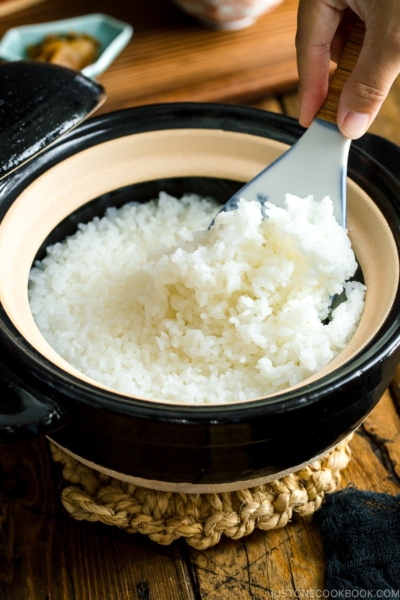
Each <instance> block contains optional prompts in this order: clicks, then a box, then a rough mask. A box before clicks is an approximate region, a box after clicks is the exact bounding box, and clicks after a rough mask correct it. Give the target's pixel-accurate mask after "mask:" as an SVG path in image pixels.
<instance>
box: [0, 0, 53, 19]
mask: <svg viewBox="0 0 400 600" xmlns="http://www.w3.org/2000/svg"><path fill="white" fill-rule="evenodd" d="M39 2H44V0H0V17H3V16H4V15H11V14H13V13H15V12H18V11H19V10H24V9H25V8H28V6H32V4H37V3H39Z"/></svg>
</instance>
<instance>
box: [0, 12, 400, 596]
mask: <svg viewBox="0 0 400 600" xmlns="http://www.w3.org/2000/svg"><path fill="white" fill-rule="evenodd" d="M142 4H143V6H144V8H143V9H142V11H143V14H142V16H141V17H140V18H136V19H134V18H133V16H132V18H128V17H129V14H131V13H130V11H135V10H137V3H135V2H131V7H130V8H128V7H126V8H124V4H123V3H122V2H121V1H120V0H116V1H115V3H112V4H111V3H108V6H107V3H105V2H94V1H89V0H85V1H84V2H79V3H78V1H77V0H69V1H65V2H61V1H60V0H59V1H58V2H56V1H55V0H47V2H44V3H43V4H39V5H37V6H35V7H34V8H30V9H29V11H28V10H27V11H22V12H21V13H19V14H20V15H21V22H32V20H33V19H35V20H36V21H37V22H38V21H40V20H48V15H49V12H48V11H49V10H50V9H51V10H52V11H54V18H61V17H66V16H71V13H74V12H75V13H76V14H79V13H80V14H83V13H84V12H95V11H96V12H97V11H100V10H102V11H104V12H107V13H109V14H113V15H114V16H116V17H118V18H122V19H126V20H129V21H132V24H133V25H134V26H136V27H137V31H136V39H135V42H133V41H132V45H131V46H130V48H129V49H127V50H126V51H124V52H123V53H122V54H121V56H120V57H119V58H118V59H117V61H116V62H115V63H114V65H112V67H111V68H110V69H109V71H108V72H106V73H105V74H104V76H103V79H102V81H103V83H105V85H106V87H107V88H108V92H109V96H110V100H109V102H108V104H106V105H105V107H104V108H103V110H104V111H105V110H111V109H114V108H121V107H124V106H130V105H133V104H135V103H142V102H147V101H148V99H152V100H157V101H158V100H163V99H172V98H173V99H177V98H179V99H182V100H191V99H194V98H196V99H203V100H205V99H208V100H221V99H225V100H229V101H235V100H236V101H237V100H238V99H244V98H253V102H252V104H253V105H254V106H257V107H259V108H261V109H266V110H271V111H274V112H284V113H286V114H289V115H292V116H297V115H298V99H297V93H296V90H295V88H293V89H292V91H289V92H287V93H286V92H285V91H284V89H283V91H282V89H281V91H280V92H279V93H276V94H274V95H265V90H266V89H268V86H269V85H270V83H268V85H267V81H269V82H271V81H273V80H274V81H275V83H274V85H275V84H277V81H278V79H276V78H275V79H274V77H276V75H272V74H270V75H268V70H269V68H270V67H267V66H266V68H265V70H264V72H263V71H262V70H260V69H258V66H259V65H260V64H261V63H263V60H264V61H267V63H268V64H269V65H271V64H272V63H273V60H274V59H273V58H271V57H264V56H261V55H262V54H263V52H264V51H265V47H264V46H259V47H258V50H257V52H256V49H255V47H256V46H257V44H261V41H260V40H261V37H262V36H261V33H260V31H261V26H262V27H266V26H267V23H268V18H267V17H265V18H263V19H262V20H260V22H259V23H258V24H256V25H255V26H253V27H251V28H249V29H248V30H247V31H244V32H241V33H240V32H239V33H237V34H236V33H235V34H232V35H233V36H234V39H236V40H238V39H239V37H240V38H242V39H244V38H245V39H246V40H247V41H246V45H247V44H248V47H249V53H251V52H253V53H256V54H257V59H255V58H249V62H248V64H247V69H246V65H245V64H244V63H243V62H242V63H240V61H238V64H237V65H235V64H233V65H232V70H233V72H234V73H235V67H236V66H237V68H238V77H237V78H236V80H235V77H231V79H230V80H229V73H228V74H227V77H228V79H224V75H223V74H222V71H220V70H218V67H217V66H215V77H213V76H212V77H211V76H209V75H208V74H207V69H205V66H204V65H203V67H201V64H200V63H201V61H202V60H203V59H200V58H193V61H194V66H193V69H194V72H195V73H196V80H197V82H201V81H203V83H204V86H203V87H202V86H201V85H197V84H196V83H193V82H191V83H188V79H187V78H185V77H184V76H183V74H182V78H181V79H179V84H177V85H176V86H174V87H171V83H170V82H171V79H168V73H166V71H165V69H167V67H166V63H163V65H164V66H163V67H162V68H161V69H160V63H159V58H160V56H161V55H162V46H163V45H165V44H167V41H168V39H169V38H168V35H169V34H168V32H166V31H165V30H164V29H168V28H170V27H174V28H175V31H176V32H179V36H180V37H179V38H177V39H179V44H177V46H176V47H175V49H173V48H167V47H166V48H165V52H172V53H173V54H174V56H175V57H176V63H175V67H174V68H176V69H177V70H179V68H178V67H181V68H182V69H183V68H184V63H185V57H189V56H193V57H195V55H196V52H197V51H195V50H194V49H193V48H195V47H196V44H200V42H199V40H200V39H202V40H203V41H202V42H201V44H206V42H205V41H204V40H205V39H206V38H207V36H210V38H209V39H210V40H211V39H213V40H215V41H213V42H211V41H210V44H209V46H207V48H206V50H207V52H206V54H204V55H203V56H207V57H208V58H207V60H208V61H209V62H211V65H209V71H208V73H209V72H210V70H211V71H213V67H214V65H217V64H218V63H219V61H220V59H221V56H222V55H223V53H224V52H225V44H228V46H229V43H228V40H229V39H233V38H230V37H229V36H230V35H231V34H229V35H227V34H220V33H218V34H217V35H216V36H215V37H214V32H209V31H206V30H204V31H203V30H201V29H200V28H199V26H198V25H197V24H196V23H194V22H193V21H191V20H190V19H188V18H186V17H185V16H183V15H180V14H179V13H178V12H177V11H176V9H170V7H169V5H168V8H167V3H165V4H164V3H163V2H161V1H157V2H153V1H152V0H148V1H147V2H145V3H142ZM294 5H295V3H294V2H291V0H288V1H287V2H285V7H284V8H282V9H281V10H282V14H283V15H284V14H286V17H285V18H287V23H289V22H290V23H292V21H291V19H292V18H293V14H292V9H293V6H294ZM135 6H136V8H135ZM154 7H158V8H159V9H160V10H161V12H162V14H163V15H164V16H163V17H162V19H161V18H160V16H159V15H153V11H154ZM285 11H287V13H285ZM138 14H139V13H138ZM132 15H133V12H132ZM151 15H153V16H154V25H153V26H150V24H149V23H150V16H151ZM163 19H165V20H164V21H163ZM15 20H16V16H15ZM15 20H14V21H12V20H11V19H9V20H8V21H7V22H6V19H2V21H1V24H0V27H1V28H2V30H3V31H4V29H5V28H8V26H11V24H15ZM134 21H135V22H134ZM146 27H147V29H146ZM290 27H293V24H291V25H290ZM259 28H260V29H259ZM145 31H146V32H147V33H146V34H145ZM278 31H279V28H278ZM292 33H293V29H292ZM192 34H194V38H193V37H192ZM291 35H292V34H291ZM146 36H147V37H146ZM221 36H222V37H221ZM235 36H238V37H235ZM253 36H254V37H253ZM207 39H208V38H207ZM160 40H162V41H160ZM196 40H197V41H196ZM221 40H224V41H223V42H222V41H221ZM225 40H226V41H225ZM254 40H256V41H254ZM257 40H258V41H257ZM292 41H293V40H292ZM235 43H236V42H235ZM282 43H283V42H282ZM285 43H286V42H285ZM192 44H193V45H194V46H192ZM253 44H254V46H255V47H253ZM246 45H245V47H247V46H246ZM178 46H179V49H178ZM197 47H198V46H197ZM198 51H200V48H199V47H198ZM192 52H193V54H191V53H192ZM179 56H181V58H180V59H179ZM249 57H250V54H249ZM261 58H262V59H263V60H261ZM197 60H198V61H199V62H196V61H197ZM221 60H222V59H221ZM223 60H225V59H223ZM230 60H233V58H231V59H230ZM252 60H254V61H255V62H254V64H252ZM268 61H270V62H268ZM289 62H290V61H289ZM289 62H288V63H286V64H287V65H289ZM267 63H265V64H266V65H267ZM146 64H147V65H148V66H147V67H146ZM151 64H152V66H151ZM149 65H150V66H151V69H152V70H151V69H150V66H149ZM282 65H284V63H282ZM253 67H254V69H253ZM147 68H148V69H150V72H149V71H148V77H147V79H148V81H147V82H146V69H147ZM281 68H282V69H283V71H284V70H285V67H284V66H281V67H279V68H278V70H280V69H281ZM163 70H164V71H163ZM189 71H190V69H189ZM286 72H287V73H289V72H290V69H289V68H288V70H287V71H286ZM149 73H151V76H150V74H149ZM157 73H159V79H160V80H161V82H162V85H164V86H165V87H164V88H163V90H164V91H162V88H161V87H157V86H160V85H161V84H160V82H159V81H153V83H151V81H152V80H153V79H154V78H157V77H156V76H157ZM263 73H264V75H263ZM258 78H259V79H258ZM189 79H190V77H189ZM228 80H229V82H228V83H227V81H228ZM289 80H290V78H287V79H286V81H285V86H286V83H288V82H289ZM294 80H295V77H294V78H293V80H292V81H294ZM168 81H169V83H168ZM280 81H281V83H282V79H281V80H280ZM238 82H239V83H238ZM243 82H246V85H245V86H243V85H242V84H243ZM249 82H250V84H249ZM257 82H258V83H257ZM271 85H272V84H271ZM272 87H273V86H272ZM204 90H206V91H204ZM163 94H164V95H163ZM196 94H199V96H196ZM202 94H204V95H203V96H202ZM207 94H208V95H207ZM263 94H264V95H263ZM399 121H400V84H399V82H398V81H397V82H396V83H395V85H394V86H393V88H392V90H391V92H390V94H389V97H388V99H387V100H386V102H385V103H384V106H383V109H382V111H381V113H380V114H379V116H378V118H377V120H376V122H375V123H374V125H373V127H372V128H371V131H373V132H374V133H378V134H381V135H384V136H385V137H387V138H389V139H391V140H392V141H394V142H397V143H400V128H399V126H398V124H399ZM399 390H400V369H399V370H398V372H397V374H396V377H395V379H394V381H393V385H392V391H391V392H389V391H387V392H386V393H385V395H384V396H383V398H382V400H381V402H380V403H379V404H378V406H377V407H376V408H375V409H374V411H373V412H372V413H371V415H370V416H369V417H368V418H367V420H366V421H365V422H364V424H363V425H362V427H361V428H360V429H359V430H358V431H357V433H356V435H355V436H354V439H353V442H352V444H351V447H352V453H353V457H352V460H351V462H350V465H349V467H348V468H347V470H346V471H345V473H344V475H343V481H342V484H343V485H349V484H352V485H355V486H357V487H359V488H360V489H369V490H375V491H387V492H389V493H391V494H399V493H400V417H399V414H400V412H399V411H400V392H399ZM396 403H397V406H396ZM62 485H63V483H62V477H61V470H60V467H59V466H58V465H56V464H54V463H53V462H52V461H51V458H50V452H49V448H48V445H47V442H46V440H45V439H38V440H34V441H30V442H24V443H15V444H3V445H2V446H0V523H1V524H2V529H1V531H0V600H205V599H207V600H232V599H233V598H234V599H235V600H264V599H265V600H266V599H271V598H295V597H297V598H307V597H310V595H309V594H310V593H312V592H315V591H317V590H323V589H324V568H325V559H324V553H323V549H322V543H321V537H320V533H319V530H318V527H317V525H316V524H315V523H313V520H312V518H306V519H300V518H296V519H295V520H294V521H293V522H292V523H290V524H289V525H288V526H287V527H286V528H284V529H281V530H275V531H270V532H261V531H255V532H254V533H253V534H252V535H251V536H249V537H247V538H242V539H241V540H238V541H232V540H228V539H223V540H222V541H221V542H220V544H218V545H217V546H215V547H213V548H211V549H209V550H207V551H205V552H201V551H197V550H194V549H191V548H190V547H189V546H188V545H187V544H186V543H185V542H184V541H178V542H175V543H174V544H172V545H171V546H167V547H163V546H159V545H157V544H155V543H153V542H151V541H149V540H148V539H147V538H145V537H143V536H140V535H139V534H137V535H129V534H127V533H125V532H123V531H120V530H118V529H117V528H115V527H107V526H105V525H102V524H99V523H88V522H76V521H74V520H73V519H72V518H71V517H69V516H68V515H67V514H66V512H65V511H64V510H63V508H62V506H61V502H60V490H61V487H62ZM307 594H308V596H307Z"/></svg>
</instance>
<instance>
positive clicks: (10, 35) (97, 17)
mask: <svg viewBox="0 0 400 600" xmlns="http://www.w3.org/2000/svg"><path fill="white" fill-rule="evenodd" d="M70 32H76V33H87V34H88V35H91V36H93V37H94V38H96V39H97V40H98V41H99V42H100V53H99V57H98V59H97V60H96V62H94V63H92V64H91V65H88V66H87V67H85V68H84V69H82V73H83V74H84V75H86V76H87V77H97V75H100V73H103V71H105V70H106V69H107V68H108V67H109V66H110V64H111V63H112V62H113V60H114V59H115V57H116V56H117V55H118V54H119V53H120V52H121V50H122V49H123V48H125V46H126V45H127V43H128V42H129V40H130V39H131V37H132V33H133V28H132V26H131V25H129V24H128V23H124V22H123V21H118V20H117V19H114V18H113V17H109V16H107V15H103V14H100V13H98V14H92V15H85V16H82V17H74V18H72V19H63V20H62V21H50V22H48V23H39V24H37V25H25V26H23V27H14V28H12V29H9V30H8V31H7V33H6V34H5V35H4V37H3V38H2V40H1V42H0V58H2V59H4V60H9V61H14V60H24V59H26V58H27V54H26V48H27V46H30V45H32V44H37V43H39V42H41V41H42V40H43V38H45V37H46V36H47V35H49V34H50V33H70Z"/></svg>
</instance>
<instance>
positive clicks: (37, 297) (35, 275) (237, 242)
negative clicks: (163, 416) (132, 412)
mask: <svg viewBox="0 0 400 600" xmlns="http://www.w3.org/2000/svg"><path fill="white" fill-rule="evenodd" d="M286 203H287V204H286V205H287V208H286V209H282V208H277V207H276V206H272V205H268V204H267V205H266V212H267V218H266V219H264V220H263V219H262V215H261V211H260V206H259V205H258V203H255V202H246V201H245V200H241V202H240V206H239V209H238V210H237V211H234V212H229V213H221V214H220V215H219V216H218V217H217V219H216V221H215V225H214V227H213V228H212V229H211V230H210V231H207V230H206V228H207V227H208V225H209V223H210V221H211V220H212V218H213V216H214V214H215V212H216V207H215V204H214V203H212V202H211V201H207V200H205V199H200V198H199V197H197V196H193V195H187V196H184V197H183V198H182V199H181V200H177V199H175V198H172V197H171V196H168V195H167V194H165V193H161V194H160V197H159V199H158V201H156V200H155V201H152V202H149V203H145V204H137V203H131V204H128V205H126V206H124V207H123V208H121V209H115V208H110V209H108V210H107V212H106V215H105V216H104V217H103V218H101V219H100V218H95V219H94V220H93V221H92V222H90V223H88V224H87V225H80V226H79V231H78V232H77V233H76V234H75V235H73V236H71V237H69V238H68V239H67V240H66V241H65V242H64V243H59V244H55V245H54V246H51V247H49V248H48V254H47V256H46V258H45V259H44V260H43V261H42V262H41V263H37V264H36V265H35V268H33V269H32V272H31V276H30V285H29V298H30V304H31V309H32V313H33V316H34V318H35V320H36V323H37V325H38V327H39V329H40V331H41V332H42V334H43V336H44V337H45V338H46V340H47V341H48V342H49V343H50V345H51V346H52V347H53V348H54V349H55V350H56V351H57V352H58V353H59V354H60V355H61V356H62V357H63V358H64V359H65V360H66V361H68V362H69V363H70V364H71V365H73V366H74V367H76V368H77V369H78V370H79V371H81V372H82V373H85V374H86V375H87V376H88V377H90V378H92V379H94V380H95V381H98V382H100V383H102V384H104V385H106V386H109V387H111V388H114V389H115V390H118V391H120V392H124V393H128V394H133V395H139V396H141V397H147V398H159V399H165V400H170V401H173V402H189V403H193V404H202V403H224V402H232V401H240V400H245V399H248V398H254V397H257V396H265V395H267V394H272V393H274V392H276V391H280V390H283V389H285V388H287V387H288V386H292V385H294V384H297V383H299V382H301V381H303V380H304V379H306V378H307V377H309V376H310V375H312V374H313V373H315V372H316V371H318V370H320V369H321V368H322V367H324V366H325V365H327V364H328V363H329V362H330V361H331V360H332V359H333V358H334V357H335V356H336V355H337V354H338V353H339V352H340V351H341V350H342V348H343V347H344V346H345V345H346V344H347V343H348V341H349V339H350V338H351V336H352V335H353V333H354V330H355V328H356V326H357V323H358V321H359V319H360V316H361V312H362V309H363V305H364V294H365V287H364V286H363V285H361V284H360V283H353V282H351V283H349V282H348V283H344V282H345V281H346V280H348V279H349V277H351V276H352V275H353V274H354V272H355V269H356V266H357V265H356V261H355V257H354V253H353V251H352V249H351V245H350V241H349V239H348V237H347V234H346V231H345V230H344V229H343V228H342V227H340V226H339V225H338V223H337V222H336V220H335V219H334V217H333V214H332V203H331V201H330V199H329V198H325V199H324V200H322V201H320V202H317V201H314V200H313V199H312V197H309V198H306V199H299V198H296V197H295V196H291V195H287V196H286ZM193 232H195V233H193ZM160 244H162V246H161V247H160ZM343 287H344V288H345V289H346V294H347V301H346V302H344V303H342V304H341V305H340V306H339V307H338V308H337V309H336V310H335V311H334V312H333V314H332V318H331V320H330V321H329V322H328V323H323V321H324V320H325V319H326V317H327V316H328V314H329V304H330V298H331V296H332V295H334V294H339V293H340V292H341V291H342V290H343Z"/></svg>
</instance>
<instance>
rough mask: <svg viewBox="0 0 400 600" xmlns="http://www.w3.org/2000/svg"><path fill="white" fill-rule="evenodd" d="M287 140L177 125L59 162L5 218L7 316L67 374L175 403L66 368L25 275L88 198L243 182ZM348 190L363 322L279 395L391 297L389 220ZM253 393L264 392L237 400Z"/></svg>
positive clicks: (362, 340) (366, 333)
mask: <svg viewBox="0 0 400 600" xmlns="http://www.w3.org/2000/svg"><path fill="white" fill-rule="evenodd" d="M194 140H195V143H194ZM286 149H287V146H286V145H284V144H282V143H280V142H276V141H273V140H270V139H268V138H260V137H258V136H254V135H249V134H243V133H236V132H229V131H220V130H210V129H205V130H201V129H194V130H191V129H179V130H176V129H173V130H162V131H151V132H145V133H140V134H134V135H129V136H125V137H122V138H116V139H113V140H109V141H107V142H103V143H101V144H98V145H96V146H93V147H90V148H87V149H86V150H83V151H81V152H78V153H76V154H74V155H73V156H70V157H69V158H67V159H66V160H64V161H62V162H61V163H59V164H57V165H55V166H54V167H52V168H51V169H49V170H48V171H47V172H45V173H44V174H43V175H41V176H39V177H38V178H37V179H36V180H34V181H33V183H32V184H31V185H29V186H28V187H27V188H26V189H25V190H24V191H23V192H22V193H21V195H20V196H19V197H18V198H17V199H16V200H15V202H14V203H13V205H12V206H11V208H10V209H9V211H8V212H7V214H6V216H5V218H4V220H3V223H2V226H1V230H0V298H1V301H2V303H3V306H4V309H5V310H6V312H7V314H8V316H9V318H10V319H11V321H12V322H13V324H14V325H15V327H16V328H17V329H18V331H19V332H20V333H21V334H22V335H23V336H24V337H25V339H27V340H28V341H29V342H30V343H31V344H32V346H33V347H34V348H35V349H36V350H37V351H38V352H39V353H40V354H42V355H43V356H45V357H46V358H47V359H48V360H50V361H51V362H52V363H54V364H55V365H56V366H58V367H59V368H61V369H63V370H64V371H66V372H67V373H69V374H70V375H72V376H73V377H76V378H78V379H81V380H82V381H85V382H87V383H90V384H91V385H93V386H95V387H98V388H101V389H104V390H108V391H112V392H114V393H117V394H119V395H121V396H123V397H124V398H125V399H126V398H129V397H132V398H136V399H142V400H146V401H148V402H159V403H163V404H176V403H171V402H169V401H166V400H160V399H153V398H146V397H139V396H137V395H135V396H133V395H131V396H130V395H129V394H124V393H120V392H117V391H116V390H114V389H111V388H108V387H106V386H103V385H101V384H99V383H97V382H95V381H93V380H92V379H89V378H88V377H86V376H85V375H83V374H82V373H80V372H79V371H77V370H76V369H74V368H73V367H71V365H69V363H67V362H66V361H64V360H63V359H62V358H61V357H60V356H59V355H58V354H57V353H56V352H55V351H54V350H53V349H52V348H51V347H50V346H49V344H48V343H47V342H46V341H45V340H44V338H43V336H42V335H41V333H40V332H39V330H38V328H37V326H36V324H35V322H34V320H33V317H32V314H31V312H30V308H29V302H28V294H27V282H28V276H29V271H30V268H31V265H32V263H33V260H34V258H35V256H36V254H37V252H38V251H39V249H40V247H41V246H42V244H43V241H44V240H45V239H46V238H48V236H49V235H50V233H51V231H52V230H53V229H54V228H55V227H56V226H57V225H58V224H59V223H60V222H61V221H63V219H66V218H67V217H68V216H69V215H70V214H71V213H73V212H74V211H76V210H77V209H79V208H80V207H82V206H83V205H85V204H86V203H88V202H90V201H91V200H93V198H96V197H98V196H101V195H103V194H107V193H111V192H112V191H113V190H115V189H116V188H121V187H125V186H129V185H132V184H135V183H140V182H146V181H154V180H158V179H163V178H173V177H193V176H197V177H214V178H218V179H227V180H231V181H237V182H243V181H248V180H249V179H251V178H252V177H254V176H255V175H256V174H257V173H258V172H259V171H261V170H262V169H263V168H264V167H265V166H266V165H267V164H269V163H270V162H272V161H273V160H275V159H276V158H277V157H278V156H279V155H280V154H282V152H284V151H285V150H286ZM132 199H133V198H132ZM348 199H349V210H348V222H349V227H348V228H349V235H350V238H351V240H352V243H353V248H354V250H355V252H356V255H357V259H358V261H359V263H360V265H361V268H362V270H363V273H364V275H365V282H366V285H367V287H368V292H367V297H366V306H365V309H364V313H363V317H362V319H361V323H360V325H359V327H358V329H357V331H356V332H355V334H354V336H353V338H352V339H351V340H350V342H349V344H348V345H347V346H346V348H345V349H344V350H343V351H342V352H341V353H340V354H339V355H338V356H337V357H336V358H335V359H334V360H333V361H332V362H331V363H330V364H329V365H327V367H325V368H324V369H322V370H321V371H320V372H319V373H317V374H315V375H314V376H313V377H310V378H308V379H306V380H305V381H303V382H302V383H301V384H298V386H295V387H292V388H288V389H286V390H283V391H282V392H281V394H283V393H285V392H287V391H291V390H294V389H296V388H300V387H302V386H304V385H308V384H310V383H312V382H313V381H315V380H317V379H321V378H322V377H323V376H325V375H327V374H328V373H331V372H332V371H333V370H336V369H337V368H339V367H340V366H341V365H343V364H344V363H346V362H348V361H349V360H350V359H351V358H352V357H353V356H355V355H356V354H358V352H359V351H360V350H361V349H362V348H363V347H365V346H366V345H367V344H368V343H369V342H370V341H371V339H372V338H373V337H374V336H375V335H376V333H377V332H378V331H379V329H380V327H381V326H382V324H383V323H384V321H385V319H386V317H387V315H388V314H389V312H390V309H391V306H392V304H393V301H394V298H395V295H396V291H397V282H398V277H399V264H398V257H397V250H396V245H395V241H394V238H393V235H392V233H391V231H390V227H389V225H388V223H387V222H386V220H385V218H384V216H383V215H382V213H381V212H380V210H379V209H378V207H377V206H376V205H375V203H374V202H373V201H372V200H371V198H370V197H369V196H368V195H367V194H366V193H365V192H364V191H363V190H361V188H359V187H358V186H357V185H356V184H355V183H354V182H352V181H349V182H348ZM5 257H7V259H6V258H5ZM277 396H279V394H274V395H271V396H270V397H271V398H272V397H277ZM263 398H268V396H267V395H266V396H264V397H263ZM256 400H260V398H251V399H248V400H246V401H243V402H246V403H248V402H252V401H256ZM234 404H239V402H235V403H234Z"/></svg>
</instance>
